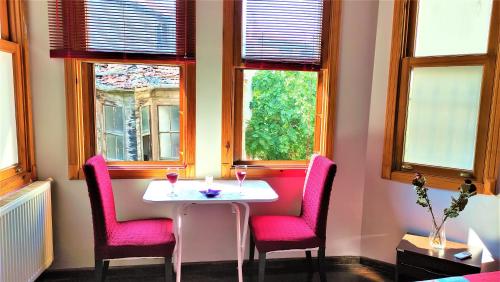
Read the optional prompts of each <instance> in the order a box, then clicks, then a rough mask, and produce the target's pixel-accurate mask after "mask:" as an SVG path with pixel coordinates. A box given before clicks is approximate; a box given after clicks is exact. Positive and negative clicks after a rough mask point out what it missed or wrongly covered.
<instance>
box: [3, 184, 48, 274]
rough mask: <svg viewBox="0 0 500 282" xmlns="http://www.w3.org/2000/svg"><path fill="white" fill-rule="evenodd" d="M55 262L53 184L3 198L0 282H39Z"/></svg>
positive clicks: (39, 185) (20, 191)
mask: <svg viewBox="0 0 500 282" xmlns="http://www.w3.org/2000/svg"><path fill="white" fill-rule="evenodd" d="M53 259H54V253H53V248H52V208H51V202H50V181H37V182H34V183H32V184H30V185H28V186H27V187H25V188H23V189H20V190H19V191H16V192H14V193H12V194H9V195H7V196H5V197H3V198H0V282H24V281H35V279H36V278H37V277H38V276H39V275H40V274H41V273H42V272H43V271H44V270H45V269H47V268H48V267H49V266H50V264H51V263H52V261H53Z"/></svg>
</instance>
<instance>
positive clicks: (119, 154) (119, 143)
mask: <svg viewBox="0 0 500 282" xmlns="http://www.w3.org/2000/svg"><path fill="white" fill-rule="evenodd" d="M123 143H124V142H123V136H116V158H117V159H118V160H121V161H124V160H125V158H124V156H123V149H124V148H123V147H124V145H123Z"/></svg>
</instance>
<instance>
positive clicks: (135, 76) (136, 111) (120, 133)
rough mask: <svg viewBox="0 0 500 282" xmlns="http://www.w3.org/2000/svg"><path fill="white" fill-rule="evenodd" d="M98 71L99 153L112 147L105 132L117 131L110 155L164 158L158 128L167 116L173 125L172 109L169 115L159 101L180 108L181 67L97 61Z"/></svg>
mask: <svg viewBox="0 0 500 282" xmlns="http://www.w3.org/2000/svg"><path fill="white" fill-rule="evenodd" d="M94 73H95V79H94V81H95V89H96V93H95V95H96V99H95V109H96V114H95V124H96V139H97V140H96V144H97V153H101V152H103V151H105V150H104V148H103V146H106V148H105V149H106V150H107V149H108V147H107V146H108V145H106V142H104V141H105V140H104V139H107V137H106V136H105V135H106V133H113V135H115V136H116V138H115V139H113V140H115V144H114V145H113V146H114V147H113V148H114V149H113V148H111V149H113V150H114V151H113V153H112V155H111V154H109V153H108V154H106V156H107V158H108V159H111V158H112V159H115V160H116V159H120V160H124V161H139V160H149V161H158V160H160V153H159V151H160V150H159V147H160V144H159V143H160V140H159V136H158V135H157V134H158V133H157V130H156V129H158V128H160V127H163V126H165V125H164V120H165V119H167V121H168V122H167V125H168V126H170V122H169V120H170V113H169V112H168V110H167V116H166V117H165V112H164V111H163V110H160V107H159V105H168V106H167V107H172V106H175V107H176V109H177V112H178V109H179V99H180V97H179V67H178V66H164V65H136V64H94ZM151 129H154V130H151ZM168 130H170V127H169V128H168ZM152 134H154V135H152ZM146 135H148V136H149V137H148V138H143V136H146Z"/></svg>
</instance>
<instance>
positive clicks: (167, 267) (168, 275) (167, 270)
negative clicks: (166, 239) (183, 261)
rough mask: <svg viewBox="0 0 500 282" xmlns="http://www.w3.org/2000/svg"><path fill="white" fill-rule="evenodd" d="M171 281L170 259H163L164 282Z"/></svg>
mask: <svg viewBox="0 0 500 282" xmlns="http://www.w3.org/2000/svg"><path fill="white" fill-rule="evenodd" d="M172 281H173V272H172V257H165V282H172Z"/></svg>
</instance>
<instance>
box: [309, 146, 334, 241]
mask: <svg viewBox="0 0 500 282" xmlns="http://www.w3.org/2000/svg"><path fill="white" fill-rule="evenodd" d="M336 171H337V166H336V165H335V164H334V163H333V162H332V161H331V160H329V159H327V158H325V157H323V156H319V155H313V156H312V158H311V161H310V162H309V168H308V170H307V176H306V181H305V183H304V195H303V199H302V212H301V216H302V218H303V219H304V220H305V221H306V222H307V224H308V225H309V227H311V229H312V230H314V232H315V233H316V236H318V237H319V238H320V239H325V238H326V219H327V216H328V205H329V203H330V194H331V191H332V184H333V178H334V177H335V173H336Z"/></svg>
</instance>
